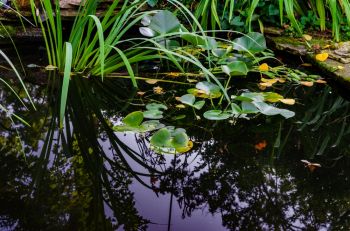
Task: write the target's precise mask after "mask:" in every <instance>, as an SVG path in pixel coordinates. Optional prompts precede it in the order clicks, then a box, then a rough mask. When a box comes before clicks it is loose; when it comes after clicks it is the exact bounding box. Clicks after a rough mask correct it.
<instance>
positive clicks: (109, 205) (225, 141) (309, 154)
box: [0, 63, 350, 231]
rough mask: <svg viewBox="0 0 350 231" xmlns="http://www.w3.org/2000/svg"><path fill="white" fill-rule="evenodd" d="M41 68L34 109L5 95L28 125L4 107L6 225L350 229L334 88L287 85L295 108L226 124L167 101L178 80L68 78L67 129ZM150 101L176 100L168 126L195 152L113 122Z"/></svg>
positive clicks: (345, 107)
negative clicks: (162, 149) (152, 141)
mask: <svg viewBox="0 0 350 231" xmlns="http://www.w3.org/2000/svg"><path fill="white" fill-rule="evenodd" d="M27 64H28V63H26V65H27ZM35 72H36V74H28V77H27V81H28V82H35V83H36V84H28V88H29V90H30V92H31V95H32V96H33V98H34V100H35V103H36V107H37V110H36V111H34V110H29V111H28V110H26V109H25V108H23V107H22V106H20V104H19V103H18V102H17V101H16V100H15V99H14V97H13V96H12V95H9V94H8V93H7V92H6V91H2V92H1V95H0V97H1V102H2V105H6V107H7V108H14V109H15V112H16V113H17V114H18V115H21V116H22V117H23V118H24V119H26V121H28V122H29V123H30V124H31V125H32V126H31V127H26V126H23V125H20V123H18V122H16V124H15V125H14V124H11V121H10V120H9V118H8V115H6V113H1V123H0V125H1V128H0V132H1V137H0V141H1V148H0V151H1V155H0V171H1V173H0V227H1V230H144V229H146V230H203V231H205V230H208V231H209V230H210V231H211V230H349V229H350V184H349V177H350V147H349V144H350V125H349V124H348V123H347V122H348V120H349V118H348V117H349V115H350V113H349V106H350V105H349V102H348V101H346V100H345V99H343V98H342V97H341V96H340V95H338V94H337V93H336V91H335V90H332V89H331V88H330V87H329V86H326V85H315V86H314V87H302V86H295V85H289V84H283V85H280V86H278V87H277V88H276V89H277V90H278V91H279V92H281V93H282V94H284V95H285V96H288V97H292V98H296V99H297V104H296V105H294V106H283V107H286V108H288V109H290V110H293V111H295V112H296V116H295V117H293V118H291V119H288V120H286V119H283V118H282V117H280V116H273V117H266V116H263V115H259V116H257V117H255V118H252V119H250V120H243V119H242V120H237V121H234V123H232V121H231V123H230V122H229V121H223V122H211V121H207V120H204V119H201V120H197V119H195V117H194V115H193V112H192V111H191V110H180V109H176V108H175V107H172V106H173V105H174V102H173V101H171V100H170V98H173V97H174V96H178V95H181V92H182V90H181V88H180V87H179V86H178V85H177V86H170V85H162V84H161V83H157V85H159V86H161V87H163V89H164V90H165V93H164V94H161V95H157V94H154V93H153V91H152V87H153V85H152V86H150V85H147V84H142V83H141V90H142V91H145V92H146V94H145V95H144V96H142V97H141V96H140V95H138V94H137V91H136V90H132V89H131V88H130V83H129V82H128V81H125V80H109V79H106V80H105V81H104V82H103V83H101V82H100V81H99V80H94V79H82V78H73V79H72V81H71V85H70V93H69V101H68V102H69V103H68V105H67V116H66V124H65V129H63V130H60V129H59V128H58V127H59V123H58V110H59V94H60V89H59V86H60V79H59V78H58V77H56V76H55V75H54V74H53V73H51V74H50V73H49V74H48V73H45V72H42V71H40V70H39V69H38V70H35ZM2 75H6V76H11V73H6V72H5V71H4V72H3V73H2ZM36 76H37V77H36ZM47 83H49V84H47ZM239 85H240V83H239V82H238V83H237V86H239ZM244 86H245V88H249V89H252V90H254V89H256V84H255V83H251V84H246V83H244ZM152 99H153V100H154V99H156V100H157V101H159V102H164V103H166V104H167V105H168V106H169V107H170V108H172V109H169V112H168V113H169V114H167V117H166V118H165V119H164V123H166V124H169V125H174V126H177V127H182V128H185V129H186V130H187V134H188V135H189V136H190V138H191V140H193V142H194V147H193V149H192V150H191V151H190V152H188V153H187V154H183V155H177V156H174V155H159V154H155V153H154V152H153V151H151V150H150V149H149V135H147V134H146V135H139V134H124V133H116V132H114V131H113V130H112V129H111V127H112V125H113V124H115V123H118V122H119V121H120V119H121V118H122V117H123V116H125V115H126V114H127V113H128V112H131V111H134V110H140V108H141V109H142V108H143V105H144V104H145V103H147V102H150V101H151V100H152ZM140 105H141V106H140ZM178 115H185V116H186V117H185V118H183V119H181V120H176V121H174V120H172V118H173V117H174V116H178ZM16 131H18V133H17V132H16ZM18 134H19V136H18ZM18 137H20V139H19V138H18ZM21 142H22V144H23V150H24V152H25V155H24V154H23V152H22V151H21V150H22V147H21V145H20V144H21ZM24 156H25V158H24ZM301 160H308V161H310V162H314V163H318V164H320V165H321V167H319V168H316V169H313V167H312V165H309V166H307V167H305V164H304V163H302V162H301Z"/></svg>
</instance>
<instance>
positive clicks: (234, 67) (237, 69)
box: [221, 61, 248, 76]
mask: <svg viewBox="0 0 350 231" xmlns="http://www.w3.org/2000/svg"><path fill="white" fill-rule="evenodd" d="M221 69H222V72H224V73H225V74H227V75H229V76H245V75H247V74H248V67H247V65H246V64H245V63H244V62H242V61H233V62H231V63H229V64H227V65H222V66H221Z"/></svg>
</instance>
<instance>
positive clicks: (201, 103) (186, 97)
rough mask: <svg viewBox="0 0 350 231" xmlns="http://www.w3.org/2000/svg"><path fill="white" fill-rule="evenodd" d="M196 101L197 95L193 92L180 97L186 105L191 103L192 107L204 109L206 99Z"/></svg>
mask: <svg viewBox="0 0 350 231" xmlns="http://www.w3.org/2000/svg"><path fill="white" fill-rule="evenodd" d="M195 101H196V97H195V96H194V95H192V94H186V95H183V96H181V97H180V102H181V103H183V104H186V105H189V106H191V107H194V108H196V109H197V110H200V109H202V107H203V106H204V104H205V101H203V100H201V101H197V102H195Z"/></svg>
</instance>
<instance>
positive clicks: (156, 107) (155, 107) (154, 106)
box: [146, 103, 168, 110]
mask: <svg viewBox="0 0 350 231" xmlns="http://www.w3.org/2000/svg"><path fill="white" fill-rule="evenodd" d="M146 108H147V110H161V109H163V110H168V107H167V106H165V105H164V104H161V103H149V104H147V105H146Z"/></svg>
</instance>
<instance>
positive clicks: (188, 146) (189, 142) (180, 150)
mask: <svg viewBox="0 0 350 231" xmlns="http://www.w3.org/2000/svg"><path fill="white" fill-rule="evenodd" d="M192 148H193V142H192V141H191V140H189V141H188V143H187V146H186V147H180V148H176V151H177V152H179V153H185V152H188V151H189V150H191V149H192Z"/></svg>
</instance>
